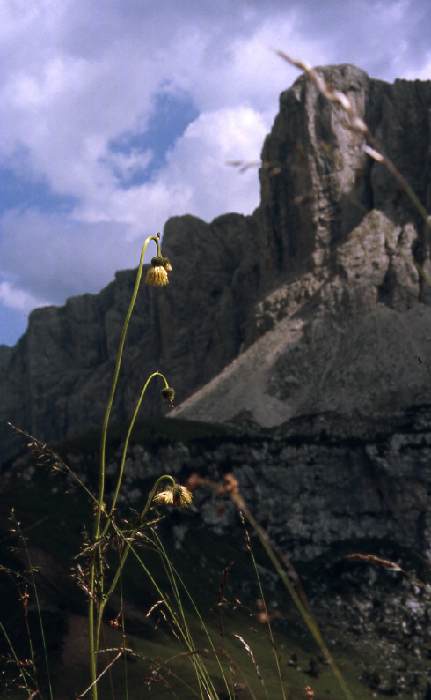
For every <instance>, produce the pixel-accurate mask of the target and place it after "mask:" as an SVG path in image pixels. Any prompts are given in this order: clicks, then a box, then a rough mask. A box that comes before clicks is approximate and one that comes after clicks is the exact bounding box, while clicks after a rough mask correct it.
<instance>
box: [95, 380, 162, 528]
mask: <svg viewBox="0 0 431 700" xmlns="http://www.w3.org/2000/svg"><path fill="white" fill-rule="evenodd" d="M155 377H161V378H162V379H163V382H164V385H165V387H169V384H168V381H167V379H166V377H165V375H164V374H162V373H161V372H159V371H157V372H152V374H150V376H149V377H148V379H147V381H146V382H145V384H144V385H143V387H142V390H141V393H140V395H139V399H138V401H137V402H136V406H135V410H134V411H133V416H132V419H131V421H130V423H129V427H128V429H127V435H126V439H125V441H124V446H123V452H122V454H121V462H120V471H119V474H118V478H117V484H116V486H115V490H114V495H113V497H112V505H111V509H110V511H109V516H108V520H107V522H106V525H105V527H104V529H103V532H102V537H103V536H104V535H105V534H106V532H107V530H108V528H109V525H110V518H111V517H112V515H113V513H114V510H115V506H116V505H117V500H118V496H119V494H120V490H121V484H122V482H123V475H124V467H125V465H126V459H127V451H128V449H129V442H130V438H131V435H132V433H133V430H134V427H135V423H136V419H137V417H138V414H139V411H140V408H141V405H142V401H143V400H144V396H145V393H146V391H147V389H148V387H149V385H150V382H151V380H152V379H154V378H155Z"/></svg>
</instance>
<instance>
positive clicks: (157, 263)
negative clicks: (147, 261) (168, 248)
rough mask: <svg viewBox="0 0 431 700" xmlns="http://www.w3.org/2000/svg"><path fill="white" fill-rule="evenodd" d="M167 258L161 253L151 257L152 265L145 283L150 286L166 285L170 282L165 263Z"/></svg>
mask: <svg viewBox="0 0 431 700" xmlns="http://www.w3.org/2000/svg"><path fill="white" fill-rule="evenodd" d="M165 260H166V258H163V257H162V256H161V255H157V256H156V257H155V258H151V265H150V267H149V268H148V272H147V276H146V278H145V283H146V284H148V285H150V287H166V285H167V284H169V278H168V273H167V271H166V268H165V264H164V261H165ZM171 267H172V266H171Z"/></svg>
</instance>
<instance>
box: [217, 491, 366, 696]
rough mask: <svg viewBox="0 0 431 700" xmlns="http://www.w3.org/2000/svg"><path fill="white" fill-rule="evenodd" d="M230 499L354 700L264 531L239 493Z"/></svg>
mask: <svg viewBox="0 0 431 700" xmlns="http://www.w3.org/2000/svg"><path fill="white" fill-rule="evenodd" d="M230 497H231V499H232V501H233V502H234V504H235V505H236V507H237V508H238V510H239V511H240V512H242V513H243V515H244V517H245V519H246V520H247V521H248V522H249V523H250V525H251V527H252V528H253V530H254V531H255V533H256V535H257V536H258V539H259V541H260V543H261V545H262V547H263V548H264V550H265V552H266V554H267V555H268V557H269V559H270V560H271V562H272V565H273V566H274V569H275V570H276V572H277V574H278V575H279V577H280V579H281V581H282V583H283V585H284V586H285V587H286V588H287V590H288V591H289V594H290V596H291V598H292V600H293V602H294V603H295V605H296V607H297V609H298V611H299V612H300V613H301V616H302V619H303V620H304V622H305V624H306V625H307V627H308V629H309V631H310V633H311V635H312V636H313V638H314V640H315V641H316V642H317V644H318V646H319V648H320V650H321V652H322V654H323V656H324V657H325V659H326V660H327V662H328V664H329V665H330V667H331V669H332V672H333V674H334V676H335V677H336V679H337V681H338V683H339V685H340V688H341V690H342V691H343V693H344V695H345V696H346V698H347V700H354V698H353V695H352V693H351V692H350V690H349V688H348V686H347V684H346V682H345V680H344V678H343V676H342V674H341V671H340V669H339V668H338V666H337V664H336V662H335V659H334V658H333V656H332V654H331V652H330V651H329V649H328V647H327V646H326V644H325V641H324V639H323V637H322V634H321V632H320V629H319V626H318V624H317V622H316V621H315V620H314V618H313V615H312V613H311V612H310V611H309V610H308V609H307V607H306V606H305V605H304V603H303V602H302V600H301V598H300V597H299V595H298V594H297V592H296V590H295V588H294V586H293V585H292V582H291V581H290V579H289V577H288V575H287V573H286V571H285V570H284V568H283V566H282V564H281V563H280V561H279V559H278V557H277V555H276V553H275V550H274V547H273V546H272V544H271V543H270V541H269V537H268V535H267V533H266V532H265V530H264V529H263V528H262V527H261V526H260V525H259V523H258V522H257V521H256V520H255V518H254V517H253V515H252V514H251V512H250V510H249V509H248V507H247V505H246V503H245V501H244V499H243V498H242V496H241V495H240V494H239V493H236V492H232V493H231V494H230Z"/></svg>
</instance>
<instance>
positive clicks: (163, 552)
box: [150, 529, 233, 700]
mask: <svg viewBox="0 0 431 700" xmlns="http://www.w3.org/2000/svg"><path fill="white" fill-rule="evenodd" d="M151 532H152V534H153V536H154V538H155V540H156V543H155V544H156V549H157V551H158V552H159V554H160V556H162V557H163V558H165V559H166V561H167V562H168V563H169V569H170V571H171V572H172V575H174V574H175V576H176V578H177V580H178V582H179V583H180V585H181V587H182V588H183V590H184V592H185V594H186V596H187V598H188V599H189V601H190V603H191V604H192V607H193V611H194V613H195V614H196V616H197V618H198V620H199V622H200V625H201V627H202V629H203V631H204V632H205V635H206V638H207V640H208V643H209V645H210V647H211V649H212V651H213V653H214V656H215V659H216V661H217V665H218V667H219V670H220V673H221V675H222V678H223V681H224V684H225V686H226V690H227V692H228V696H229V700H233V698H232V695H231V690H230V686H229V683H228V682H227V680H226V676H225V673H224V669H223V666H222V664H221V662H220V659H219V657H218V654H217V650H216V647H215V645H214V642H213V640H212V638H211V635H210V633H209V631H208V628H207V626H206V624H205V622H204V620H203V618H202V615H201V614H200V612H199V608H198V607H197V606H196V603H195V601H194V600H193V598H192V596H191V595H190V593H189V591H188V589H187V586H186V584H185V583H184V581H183V579H182V578H181V576H180V574H179V573H178V571H177V570H176V568H175V567H174V565H173V564H172V562H171V560H170V559H169V557H168V555H167V553H166V550H165V548H164V547H163V544H162V542H161V540H160V538H159V537H158V535H157V533H156V532H155V530H153V529H151ZM150 542H152V540H150Z"/></svg>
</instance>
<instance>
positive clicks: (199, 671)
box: [113, 523, 218, 700]
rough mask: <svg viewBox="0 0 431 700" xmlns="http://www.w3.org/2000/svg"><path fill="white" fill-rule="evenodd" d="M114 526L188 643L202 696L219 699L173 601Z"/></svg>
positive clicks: (213, 699) (181, 635)
mask: <svg viewBox="0 0 431 700" xmlns="http://www.w3.org/2000/svg"><path fill="white" fill-rule="evenodd" d="M113 527H114V529H115V531H116V532H117V534H118V535H119V537H120V538H121V539H123V540H125V544H126V546H127V547H128V548H129V549H130V551H131V552H132V554H133V556H134V557H135V559H136V560H137V562H138V564H139V565H140V567H141V568H142V570H143V571H144V572H145V574H146V575H147V577H148V579H149V580H150V582H151V583H152V585H153V586H154V588H155V590H156V591H157V593H158V595H159V596H160V598H161V599H162V600H163V602H164V604H165V606H166V609H167V610H168V612H169V614H170V616H171V619H172V621H173V623H174V626H175V629H176V630H177V632H178V633H179V635H180V637H181V638H182V640H183V642H184V644H185V645H186V647H187V649H188V651H189V652H190V654H191V659H192V663H193V666H194V668H195V672H196V676H197V680H198V684H199V689H200V692H201V697H202V698H203V697H204V696H203V694H202V693H203V691H204V690H205V692H206V693H207V698H209V699H210V700H217V698H218V696H217V693H216V691H215V689H214V686H213V685H212V682H211V680H210V679H209V676H208V672H207V670H206V668H205V667H204V666H203V665H202V662H201V661H200V659H195V658H194V657H195V656H196V654H195V649H194V648H193V645H192V644H191V643H190V640H189V638H188V637H187V635H186V634H185V633H184V630H183V628H182V626H181V624H180V622H179V620H178V618H177V615H176V613H175V611H174V609H173V607H172V605H171V603H170V602H169V599H168V598H167V596H166V594H165V593H164V592H163V591H162V590H161V588H160V587H159V585H158V583H157V581H156V580H155V578H154V577H153V575H152V573H151V571H150V570H149V569H148V567H147V566H146V564H145V562H144V561H143V559H142V557H141V556H140V555H139V554H138V552H137V551H136V549H135V547H134V546H133V544H132V543H131V542H128V541H127V540H126V539H125V537H124V535H123V533H122V532H121V530H119V529H118V528H117V526H116V525H115V523H114V524H113ZM210 691H212V692H210Z"/></svg>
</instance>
